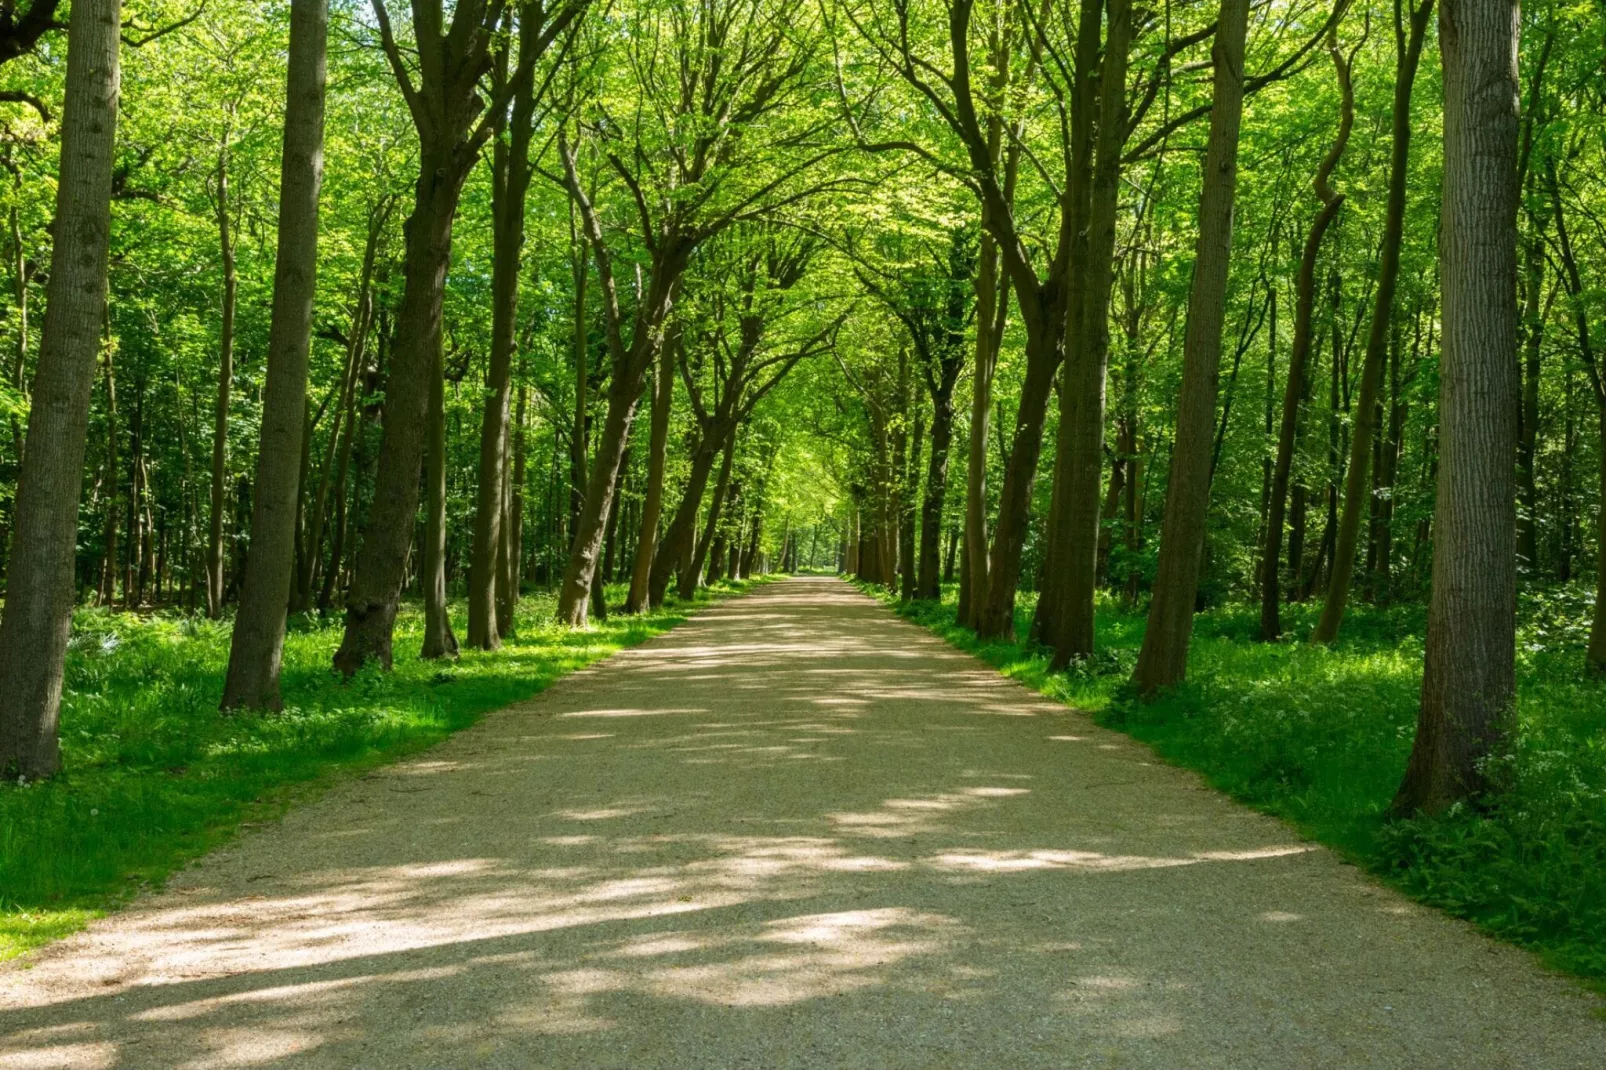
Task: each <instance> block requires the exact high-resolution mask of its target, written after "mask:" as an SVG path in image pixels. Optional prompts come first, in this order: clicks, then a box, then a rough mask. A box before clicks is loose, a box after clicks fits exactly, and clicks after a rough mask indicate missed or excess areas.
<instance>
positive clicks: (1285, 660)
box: [888, 589, 1606, 983]
mask: <svg viewBox="0 0 1606 1070" xmlns="http://www.w3.org/2000/svg"><path fill="white" fill-rule="evenodd" d="M888 601H889V603H891V602H892V601H893V600H891V599H888ZM1590 605H1591V602H1590V600H1589V595H1588V593H1587V592H1584V591H1580V590H1576V589H1573V590H1568V591H1552V592H1545V593H1536V594H1531V595H1527V596H1525V597H1524V599H1523V604H1522V611H1521V619H1520V621H1519V636H1518V660H1517V671H1518V684H1519V694H1518V703H1517V719H1518V731H1517V737H1516V741H1515V743H1514V745H1513V747H1512V749H1511V751H1510V752H1509V753H1508V754H1505V755H1502V756H1501V757H1500V758H1499V759H1498V760H1497V762H1496V769H1495V772H1496V775H1497V776H1498V777H1499V779H1500V781H1501V782H1502V783H1503V784H1504V786H1505V788H1506V790H1505V792H1504V793H1503V794H1502V795H1501V796H1500V797H1499V798H1498V799H1497V800H1496V801H1495V802H1493V803H1492V804H1490V805H1488V806H1487V807H1485V808H1482V809H1475V808H1470V807H1461V808H1457V809H1456V810H1454V811H1452V812H1451V813H1449V814H1447V815H1446V816H1444V817H1442V818H1439V819H1437V820H1417V821H1407V822H1394V823H1391V822H1388V821H1386V820H1385V816H1384V812H1385V809H1386V807H1387V806H1388V803H1389V800H1390V799H1391V798H1392V796H1393V793H1394V789H1395V788H1396V787H1397V786H1398V784H1399V780H1400V776H1401V774H1402V772H1403V771H1404V768H1405V761H1406V757H1407V755H1408V754H1409V752H1410V747H1411V740H1412V736H1413V733H1414V731H1415V725H1416V706H1417V694H1418V690H1419V688H1420V685H1421V672H1422V634H1423V630H1424V619H1423V613H1422V610H1421V608H1420V607H1414V606H1409V607H1398V608H1392V609H1373V608H1370V607H1365V606H1361V607H1356V608H1355V609H1353V610H1351V612H1350V614H1349V616H1348V618H1347V620H1346V622H1345V634H1344V637H1343V639H1342V641H1341V642H1339V643H1338V644H1337V645H1336V646H1334V647H1332V648H1330V649H1329V648H1323V647H1313V646H1311V645H1310V644H1309V643H1306V642H1303V641H1302V640H1303V639H1304V637H1306V636H1308V635H1309V633H1310V630H1311V628H1312V626H1314V624H1315V617H1316V614H1317V613H1318V612H1319V608H1320V607H1319V606H1316V605H1310V606H1297V605H1296V606H1291V607H1289V610H1288V613H1287V618H1286V620H1285V624H1286V627H1287V628H1288V632H1289V635H1290V636H1293V637H1296V638H1293V639H1290V640H1289V641H1286V642H1283V643H1272V644H1267V643H1260V642H1256V641H1255V640H1254V638H1253V637H1254V635H1255V631H1256V626H1257V619H1258V618H1257V614H1256V611H1255V609H1254V608H1253V607H1244V606H1229V607H1225V608H1221V609H1216V610H1212V611H1210V612H1207V613H1204V614H1201V615H1200V616H1199V618H1198V620H1197V624H1196V627H1195V632H1194V641H1193V648H1192V651H1191V657H1190V662H1189V680H1188V683H1187V685H1186V686H1184V687H1183V688H1181V689H1179V690H1178V691H1177V692H1175V693H1173V694H1171V695H1169V696H1167V697H1166V698H1164V699H1163V700H1161V701H1159V702H1155V703H1153V704H1150V705H1138V704H1136V703H1133V702H1131V701H1130V700H1128V699H1127V698H1126V697H1125V695H1124V688H1123V685H1124V684H1125V683H1126V680H1127V677H1128V676H1129V675H1130V673H1131V670H1132V666H1133V664H1134V662H1135V661H1136V659H1137V651H1138V647H1139V645H1140V643H1141V642H1142V637H1143V618H1142V616H1141V615H1139V614H1136V613H1133V612H1130V611H1126V610H1124V609H1122V608H1121V607H1120V606H1119V605H1117V604H1115V603H1113V602H1112V603H1105V604H1101V605H1100V607H1099V614H1098V646H1099V653H1098V655H1097V656H1095V657H1094V658H1093V659H1091V660H1090V661H1088V662H1086V663H1084V664H1081V665H1078V666H1074V667H1072V668H1071V669H1069V670H1067V671H1065V672H1060V673H1051V672H1049V671H1048V661H1047V658H1046V657H1045V656H1044V654H1043V652H1042V651H1040V650H1038V649H1035V648H1034V647H1033V646H1031V645H1030V644H1027V643H1021V642H996V641H994V642H981V641H979V640H977V638H976V636H975V635H974V633H972V632H970V631H969V630H968V629H964V628H961V627H959V626H958V625H957V624H956V623H955V605H954V602H953V593H952V592H948V594H947V597H945V599H944V600H943V601H942V602H941V603H940V604H939V603H932V602H926V603H912V604H908V605H904V606H901V607H898V608H899V612H900V613H902V614H903V615H904V616H906V617H908V618H910V619H911V620H914V621H916V622H917V623H920V624H922V625H924V626H926V627H927V628H930V629H931V630H932V631H934V632H936V633H937V634H939V635H941V636H943V637H944V638H945V639H947V640H948V641H949V642H950V643H952V644H953V645H955V646H957V647H960V648H961V649H964V650H968V651H971V652H973V653H976V654H978V655H979V656H981V657H982V658H983V659H984V660H986V661H988V662H989V663H991V664H992V665H994V666H996V667H997V668H998V669H999V670H1000V671H1002V672H1003V673H1004V674H1005V675H1008V676H1011V677H1014V678H1016V679H1018V680H1020V681H1021V682H1022V683H1025V684H1026V685H1028V686H1030V687H1033V688H1036V689H1037V690H1039V691H1041V692H1043V693H1044V694H1046V695H1049V696H1051V697H1053V698H1057V699H1060V700H1061V701H1064V702H1066V703H1069V704H1071V705H1074V706H1077V707H1079V708H1082V709H1085V710H1088V711H1090V712H1092V713H1093V715H1094V717H1095V718H1096V719H1097V720H1098V721H1099V722H1100V723H1102V724H1104V725H1106V726H1108V727H1111V728H1116V729H1119V730H1120V731H1123V732H1125V733H1127V734H1129V735H1131V736H1133V737H1135V738H1137V739H1139V740H1142V741H1143V742H1145V743H1148V744H1149V745H1150V746H1152V747H1153V748H1154V749H1155V751H1156V752H1157V753H1158V754H1159V755H1160V756H1161V757H1162V758H1164V759H1165V760H1167V761H1170V762H1173V763H1175V764H1177V765H1181V766H1185V767H1187V768H1190V769H1195V770H1198V771H1199V772H1201V773H1203V774H1204V775H1205V777H1206V778H1207V779H1208V780H1209V781H1210V783H1212V784H1213V785H1215V786H1216V787H1218V788H1220V789H1222V790H1223V791H1226V792H1228V793H1230V794H1231V795H1232V796H1234V797H1235V798H1237V799H1239V800H1241V801H1243V802H1246V803H1248V804H1250V805H1252V806H1254V807H1256V808H1258V809H1260V810H1263V811H1265V812H1267V813H1270V814H1274V815H1276V816H1278V817H1280V818H1283V819H1285V820H1287V821H1289V822H1290V823H1292V824H1293V825H1294V826H1295V827H1297V828H1298V829H1300V830H1301V831H1302V832H1303V833H1305V834H1306V835H1308V836H1310V837H1311V838H1313V839H1315V840H1318V841H1320V842H1322V843H1325V844H1328V845H1329V846H1332V847H1334V848H1336V849H1338V850H1339V851H1340V852H1342V853H1343V854H1344V855H1345V856H1347V857H1348V858H1350V859H1351V860H1353V861H1355V862H1357V863H1359V864H1361V865H1363V866H1365V867H1366V868H1368V869H1370V870H1371V871H1372V872H1374V873H1376V874H1378V875H1380V876H1382V877H1383V878H1385V879H1386V880H1388V881H1389V882H1390V883H1392V884H1394V885H1395V886H1397V887H1399V888H1400V889H1402V890H1403V891H1405V892H1406V893H1408V894H1409V895H1411V896H1413V897H1415V898H1417V899H1419V900H1421V901H1422V902H1425V903H1428V904H1431V905H1433V906H1436V907H1440V908H1442V909H1444V910H1447V911H1449V912H1450V913H1452V914H1456V915H1458V916H1460V917H1464V918H1469V919H1471V920H1473V921H1475V922H1477V923H1478V924H1479V925H1480V926H1481V927H1482V928H1483V929H1484V930H1485V931H1487V932H1490V933H1493V934H1495V935H1498V936H1500V937H1502V938H1505V939H1507V940H1511V941H1513V942H1515V943H1517V944H1521V945H1523V946H1525V947H1528V948H1531V949H1533V950H1535V951H1538V952H1540V954H1541V955H1542V956H1543V957H1544V959H1545V960H1546V961H1547V962H1548V963H1549V964H1550V965H1552V966H1554V967H1556V968H1558V969H1562V970H1565V971H1568V972H1571V973H1573V974H1576V975H1578V976H1581V977H1585V978H1589V979H1592V980H1594V981H1595V982H1597V983H1598V982H1602V981H1606V685H1603V684H1601V683H1600V682H1596V681H1590V680H1587V679H1585V678H1584V676H1583V673H1582V664H1583V656H1582V648H1583V640H1584V637H1585V634H1586V632H1587V625H1588V618H1589V609H1590ZM1032 608H1033V601H1032V598H1031V596H1025V597H1023V598H1022V600H1021V604H1020V605H1019V606H1018V608H1017V613H1018V619H1017V625H1018V627H1017V630H1018V631H1019V632H1020V633H1021V634H1025V632H1026V624H1027V622H1028V621H1029V620H1030V613H1031V610H1032Z"/></svg>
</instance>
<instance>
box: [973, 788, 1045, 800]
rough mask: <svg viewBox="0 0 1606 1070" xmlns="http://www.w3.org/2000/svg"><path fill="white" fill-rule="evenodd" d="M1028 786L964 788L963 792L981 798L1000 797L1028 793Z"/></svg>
mask: <svg viewBox="0 0 1606 1070" xmlns="http://www.w3.org/2000/svg"><path fill="white" fill-rule="evenodd" d="M1031 793H1032V792H1031V789H1030V788H966V789H965V791H964V794H966V795H974V796H976V797H978V798H982V799H1001V798H1005V797H1007V796H1010V795H1030V794H1031Z"/></svg>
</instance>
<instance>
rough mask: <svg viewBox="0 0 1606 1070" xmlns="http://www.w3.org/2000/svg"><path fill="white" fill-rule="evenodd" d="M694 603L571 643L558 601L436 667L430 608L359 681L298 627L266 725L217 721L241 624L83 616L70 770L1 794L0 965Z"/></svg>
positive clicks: (318, 636) (528, 605) (318, 633)
mask: <svg viewBox="0 0 1606 1070" xmlns="http://www.w3.org/2000/svg"><path fill="white" fill-rule="evenodd" d="M752 582H756V581H749V582H748V583H747V584H726V585H721V587H719V588H716V589H715V591H714V592H709V593H700V594H699V596H698V597H699V600H700V601H701V600H707V599H708V598H710V597H718V596H719V595H720V594H723V593H727V592H730V591H732V590H737V589H741V588H742V587H744V586H749V585H750V584H751V583H752ZM617 593H619V594H620V597H621V598H622V596H623V592H622V590H621V591H619V592H617ZM685 609H686V607H685V606H680V607H676V606H673V605H672V606H669V607H667V608H666V609H664V610H661V611H659V612H655V613H652V614H649V615H645V616H641V617H624V616H617V615H616V616H613V617H610V618H609V620H608V621H606V622H605V623H601V624H598V625H595V626H593V627H592V628H590V629H588V630H583V631H574V630H570V629H567V628H560V627H557V626H556V625H554V624H552V623H551V618H552V610H553V600H552V598H551V596H549V595H548V596H540V595H537V596H533V597H528V598H526V599H525V600H524V601H523V602H522V603H521V605H520V607H519V614H518V622H517V623H518V628H517V631H516V634H515V636H514V637H513V638H512V639H510V640H509V641H507V642H506V643H505V644H504V646H503V648H502V649H501V650H499V651H497V652H496V653H493V654H484V653H465V654H464V655H463V656H462V657H461V658H460V659H458V660H457V661H453V662H429V661H422V660H420V659H419V658H418V656H417V650H418V645H419V637H420V629H421V625H422V614H421V612H420V611H419V610H418V609H417V608H416V607H405V608H404V609H403V611H402V614H401V616H400V617H399V618H398V620H397V623H396V644H395V649H396V664H395V668H394V671H392V672H389V673H383V672H380V671H379V670H378V669H377V668H369V669H365V670H364V671H363V672H361V673H359V674H358V675H357V676H356V677H355V678H353V679H352V680H351V681H350V682H349V683H344V682H342V681H340V680H339V679H338V678H337V677H336V676H335V675H334V674H333V673H331V672H330V670H329V659H330V656H331V655H332V654H333V652H334V649H335V647H336V646H337V645H338V644H339V640H340V625H339V621H338V620H334V619H331V620H328V621H320V620H318V619H317V618H316V617H313V616H310V615H309V616H305V617H298V618H296V619H294V620H293V621H292V622H291V626H290V631H289V634H288V635H287V637H286V640H285V651H284V670H283V677H282V680H283V689H284V699H285V711H284V713H283V714H281V715H278V716H271V717H261V716H255V715H240V716H228V717H225V716H223V715H221V714H219V713H218V700H219V698H220V697H221V696H222V692H223V673H224V669H225V667H226V665H227V660H228V645H229V633H230V627H231V623H230V622H229V621H218V622H213V621H206V620H201V619H197V618H195V617H190V616H181V615H178V614H166V613H163V614H157V615H155V616H136V615H132V614H127V613H114V612H109V611H105V610H97V609H85V610H82V611H81V612H79V613H78V614H77V616H76V617H75V619H74V621H73V638H72V642H71V645H70V647H69V650H68V655H67V676H66V689H65V694H64V696H63V699H62V710H61V740H62V758H63V772H62V774H61V775H60V776H58V777H57V778H55V779H54V780H51V781H47V782H44V783H36V784H27V785H21V786H19V785H3V786H0V960H3V959H6V958H10V957H13V956H15V955H18V954H21V953H22V952H25V951H28V950H30V949H32V948H35V947H38V946H40V945H42V944H45V943H48V942H49V941H51V940H55V939H58V938H60V937H62V936H65V935H67V934H69V933H71V932H74V931H76V930H77V929H79V928H81V927H82V926H83V925H84V924H85V923H86V922H87V921H89V920H90V919H91V918H94V917H97V916H99V915H100V914H102V913H104V912H105V911H106V910H108V909H111V908H113V907H115V906H116V905H117V904H118V903H119V902H121V901H123V900H124V899H126V898H127V897H128V896H129V895H131V894H133V893H134V892H136V891H139V890H142V889H145V888H148V887H151V886H154V885H159V884H160V883H161V882H162V880H163V879H164V878H165V877H166V876H167V875H168V874H170V873H172V872H173V871H174V870H175V869H177V868H179V867H180V866H182V865H184V864H185V863H186V862H188V861H190V860H191V859H194V858H196V857H197V856H199V855H201V854H203V853H204V852H206V851H208V850H210V849H211V848H213V847H215V846H217V845H218V844H219V843H221V842H223V841H225V840H227V839H228V838H230V837H231V836H233V835H234V834H235V832H236V831H237V830H239V829H240V828H242V827H244V826H246V825H247V824H250V823H255V822H261V821H265V820H270V819H272V818H273V817H274V816H275V815H277V814H279V813H281V812H283V810H284V809H285V808H286V807H287V806H289V805H290V804H292V803H294V802H295V801H297V800H300V799H304V798H306V797H307V796H308V795H309V794H310V793H312V792H315V791H318V790H321V789H323V788H325V787H327V786H329V785H330V784H332V783H334V782H335V781H336V780H337V779H338V778H340V777H343V776H349V775H351V774H352V773H354V772H358V771H361V770H365V769H369V768H372V767H373V766H375V765H378V764H380V763H383V762H388V761H393V760H395V759H396V758H399V757H401V756H403V755H406V754H411V753H414V752H416V751H419V750H421V749H423V748H425V747H428V746H430V745H431V744H433V743H436V742H439V741H440V740H441V739H444V738H445V737H446V736H448V735H450V734H451V733H453V732H456V731H457V730H459V729H462V728H466V727H467V726H469V725H471V724H473V723H474V722H475V721H476V720H478V719H479V718H480V717H481V716H482V715H483V714H485V713H487V712H489V711H491V710H495V709H498V708H500V707H502V706H506V705H508V704H509V703H512V702H517V701H519V700H521V699H524V698H528V697H529V696H531V695H533V694H535V693H536V692H538V691H541V690H542V689H543V688H545V687H546V686H547V685H548V684H550V683H551V682H552V681H553V680H555V679H557V678H558V677H560V676H562V675H563V674H565V673H567V672H571V671H573V670H574V669H577V668H580V667H582V666H585V665H588V664H590V663H592V662H594V661H597V660H598V659H600V658H604V657H606V656H608V655H609V654H611V653H613V652H614V651H616V650H619V649H621V648H622V647H627V646H632V645H634V644H636V643H640V642H642V641H643V640H645V639H647V638H649V637H651V636H653V635H657V634H659V633H661V632H663V631H666V630H667V629H669V628H670V627H672V626H673V625H675V624H677V623H679V622H680V621H682V620H684V619H685ZM454 624H455V626H456V627H458V629H459V632H458V634H459V635H461V634H462V622H461V621H456V622H454Z"/></svg>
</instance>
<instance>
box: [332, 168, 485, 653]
mask: <svg viewBox="0 0 1606 1070" xmlns="http://www.w3.org/2000/svg"><path fill="white" fill-rule="evenodd" d="M467 174H468V169H467V168H466V167H461V166H456V165H454V163H453V162H452V161H451V160H449V159H447V158H446V156H445V154H441V155H435V154H426V155H425V157H424V158H423V160H422V162H421V165H420V167H419V178H418V184H417V189H416V192H415V195H414V202H413V211H412V214H411V216H409V218H408V220H407V225H406V227H405V233H406V254H405V256H406V261H405V268H404V270H405V282H404V284H403V290H402V303H401V308H400V310H399V311H398V313H397V316H396V334H395V344H394V346H393V347H392V350H391V354H390V367H389V369H388V375H387V377H386V382H385V409H384V418H383V419H384V422H383V433H382V435H381V437H380V443H379V463H378V467H377V468H376V470H375V472H374V486H373V499H372V501H371V503H370V505H369V509H368V523H367V526H366V528H365V530H364V537H363V541H362V548H361V549H360V550H359V551H358V554H357V563H356V569H355V572H354V573H353V575H352V581H351V589H350V591H349V593H348V594H347V599H346V630H345V635H344V636H343V638H342V639H341V643H340V649H339V650H338V651H337V652H336V653H335V668H336V669H337V670H338V671H339V672H341V673H342V674H344V675H346V676H350V675H351V674H352V673H354V672H356V671H357V669H358V668H359V667H361V665H362V664H363V662H365V661H369V660H378V661H379V663H380V664H381V665H383V666H384V667H385V668H386V669H389V668H390V663H391V632H392V629H393V627H394V625H395V622H396V609H397V601H398V599H399V598H400V597H401V588H402V582H403V580H404V578H405V572H406V568H407V555H408V550H409V548H410V546H411V543H412V537H413V525H414V519H415V517H416V516H417V513H418V491H419V478H418V476H419V470H420V467H421V465H422V462H423V455H424V445H425V441H426V438H427V429H428V428H427V425H428V412H429V403H430V394H431V392H432V390H433V382H432V380H434V379H435V378H436V371H437V368H438V366H439V365H438V360H439V353H440V345H441V300H442V296H443V294H444V288H445V283H446V266H447V263H448V262H449V261H450V259H451V243H452V216H453V214H454V213H455V211H456V208H457V197H458V193H459V191H460V190H461V188H462V182H463V179H464V178H466V177H467Z"/></svg>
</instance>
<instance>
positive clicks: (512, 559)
mask: <svg viewBox="0 0 1606 1070" xmlns="http://www.w3.org/2000/svg"><path fill="white" fill-rule="evenodd" d="M528 403H529V389H528V388H527V387H526V386H525V385H524V384H523V383H520V384H519V400H518V406H517V408H516V409H515V410H514V413H513V427H512V429H511V431H510V434H509V436H508V437H509V439H510V444H511V447H512V451H511V452H512V455H513V470H512V472H511V473H510V476H509V478H508V479H507V480H506V481H505V485H504V487H503V496H504V498H505V499H506V501H507V505H506V510H507V511H506V514H505V515H504V516H503V518H502V531H501V544H502V549H501V550H500V551H499V553H498V560H499V561H500V563H501V566H502V578H501V579H500V580H498V581H497V584H496V630H497V633H498V634H500V635H501V636H503V637H506V636H509V635H512V634H513V625H514V619H515V614H516V612H517V610H518V606H519V595H520V594H521V593H522V591H521V588H522V586H523V582H522V581H523V577H524V573H523V570H522V568H521V567H520V566H521V563H522V562H523V560H524V472H525V454H524V418H525V409H526V407H527V406H528ZM504 452H505V451H504Z"/></svg>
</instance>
